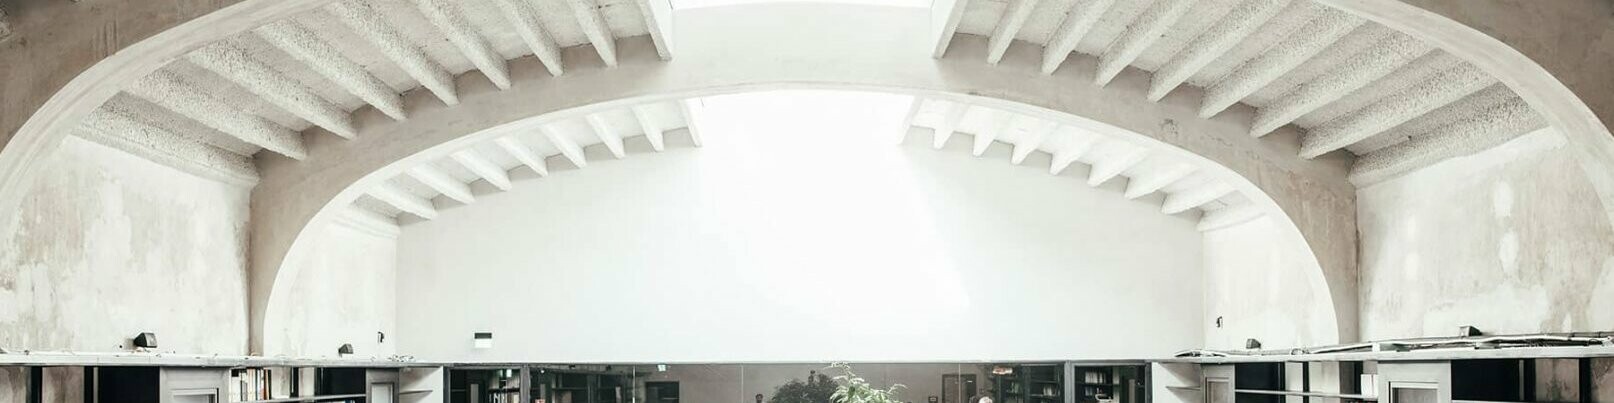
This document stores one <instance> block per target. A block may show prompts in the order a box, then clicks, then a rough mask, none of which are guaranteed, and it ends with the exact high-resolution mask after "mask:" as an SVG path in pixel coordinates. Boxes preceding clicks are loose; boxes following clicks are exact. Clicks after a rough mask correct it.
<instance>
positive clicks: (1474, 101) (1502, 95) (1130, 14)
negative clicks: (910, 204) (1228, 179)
mask: <svg viewBox="0 0 1614 403" xmlns="http://www.w3.org/2000/svg"><path fill="white" fill-rule="evenodd" d="M964 4H965V5H963V6H961V7H959V8H958V12H959V14H958V15H957V16H956V17H955V19H954V21H953V23H955V24H956V26H953V27H952V28H953V29H955V30H956V31H954V32H953V33H952V34H950V35H947V36H946V38H945V39H943V40H942V41H941V43H940V44H939V46H938V48H937V51H936V54H937V56H941V55H943V54H945V53H946V52H947V47H948V42H949V41H950V40H951V38H952V35H976V36H984V37H987V38H988V46H987V48H988V50H987V55H986V56H985V62H986V63H990V64H997V63H998V62H999V61H1001V60H1002V59H1003V56H1004V54H1005V52H1007V51H1008V50H1009V48H1011V47H1014V46H1026V47H1040V49H1039V50H1040V51H1041V53H1042V55H1043V56H1042V63H1041V70H1042V72H1043V73H1045V74H1054V73H1056V72H1057V71H1058V70H1059V69H1061V67H1062V66H1063V65H1064V64H1066V63H1067V62H1069V61H1077V62H1085V60H1081V59H1084V58H1081V57H1080V56H1086V58H1085V59H1093V61H1091V62H1092V63H1096V64H1097V66H1096V69H1094V70H1095V71H1096V73H1095V74H1094V76H1093V82H1094V83H1095V84H1097V85H1107V84H1108V83H1109V82H1110V81H1111V80H1113V79H1114V78H1115V77H1116V75H1118V74H1119V73H1120V72H1121V71H1122V70H1124V69H1126V68H1128V67H1130V68H1135V69H1139V70H1143V71H1145V72H1148V73H1149V74H1150V75H1151V81H1150V85H1149V88H1148V90H1147V95H1146V96H1147V97H1148V98H1149V99H1151V100H1155V101H1159V100H1160V99H1161V98H1164V97H1166V96H1167V95H1169V94H1172V93H1174V92H1181V93H1188V94H1193V96H1197V97H1198V98H1199V102H1200V109H1199V114H1200V116H1201V117H1206V118H1209V117H1213V116H1216V115H1217V114H1219V113H1222V112H1223V111H1225V110H1227V109H1228V107H1230V106H1232V105H1234V104H1236V103H1243V104H1247V105H1249V106H1252V107H1254V108H1255V109H1256V111H1257V112H1256V116H1255V119H1254V121H1253V122H1251V124H1250V126H1251V127H1250V135H1251V136H1257V137H1261V136H1266V135H1267V134H1269V133H1272V132H1273V131H1274V130H1276V129H1278V128H1279V127H1282V126H1284V125H1289V124H1293V125H1296V126H1299V127H1301V128H1303V129H1305V135H1304V136H1303V138H1302V143H1303V144H1302V147H1301V150H1300V153H1299V154H1300V156H1301V157H1303V158H1316V157H1318V156H1320V155H1323V154H1327V153H1330V152H1334V151H1337V150H1341V149H1343V150H1347V151H1348V152H1350V153H1352V154H1355V155H1358V156H1360V159H1358V160H1357V161H1356V166H1355V168H1354V169H1353V170H1352V172H1351V180H1352V182H1355V183H1356V184H1358V185H1368V184H1372V183H1377V182H1379V181H1382V180H1384V179H1386V178H1390V177H1394V176H1396V175H1399V174H1401V173H1405V172H1407V171H1410V170H1413V169H1416V168H1419V167H1422V166H1425V165H1428V164H1431V163H1433V162H1436V161H1439V160H1442V159H1445V158H1449V157H1452V156H1456V155H1464V154H1467V153H1472V152H1474V151H1477V150H1478V149H1484V148H1487V147H1490V146H1493V145H1496V144H1500V143H1502V142H1504V141H1506V140H1508V139H1511V138H1513V137H1516V136H1518V135H1521V134H1524V133H1527V132H1529V131H1531V130H1534V129H1538V128H1541V127H1545V126H1546V122H1545V120H1544V119H1542V117H1541V116H1540V115H1538V114H1537V113H1536V112H1535V111H1533V110H1531V109H1530V107H1529V106H1528V105H1526V104H1525V102H1524V101H1523V100H1522V99H1520V98H1519V96H1518V95H1516V94H1514V93H1513V91H1511V90H1509V89H1508V88H1507V87H1506V86H1504V85H1502V84H1500V83H1499V82H1498V80H1497V79H1496V78H1495V77H1492V76H1489V75H1487V74H1486V73H1485V72H1483V71H1481V70H1480V69H1479V68H1478V67H1475V66H1474V65H1473V64H1470V63H1468V62H1465V61H1463V60H1461V59H1459V58H1457V57H1455V56H1452V55H1450V54H1447V53H1445V52H1444V51H1441V50H1438V49H1435V48H1434V47H1433V46H1431V45H1429V44H1428V43H1425V42H1423V41H1420V40H1419V39H1417V38H1413V37H1411V36H1409V35H1407V34H1405V33H1402V32H1398V31H1395V30H1392V29H1390V28H1387V27H1385V26H1383V25H1379V24H1377V23H1373V22H1370V21H1367V20H1364V19H1362V18H1360V17H1357V16H1354V15H1351V14H1349V13H1346V12H1344V11H1340V10H1337V9H1333V8H1330V7H1327V6H1324V5H1321V4H1318V3H1316V2H1314V1H1312V0H1152V1H1127V0H1080V1H1077V0H1007V1H1004V0H968V1H967V3H964ZM1184 87H1194V88H1193V89H1192V90H1185V89H1184Z"/></svg>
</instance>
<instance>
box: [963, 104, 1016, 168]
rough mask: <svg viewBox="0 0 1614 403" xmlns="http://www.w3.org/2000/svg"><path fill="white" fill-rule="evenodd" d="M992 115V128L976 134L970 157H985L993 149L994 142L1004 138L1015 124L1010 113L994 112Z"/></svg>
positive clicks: (989, 127)
mask: <svg viewBox="0 0 1614 403" xmlns="http://www.w3.org/2000/svg"><path fill="white" fill-rule="evenodd" d="M992 115H993V116H992V123H991V124H990V126H988V127H987V128H986V129H984V130H981V132H980V133H975V139H974V140H975V142H974V144H972V145H971V147H970V155H974V156H976V157H979V156H982V155H985V154H986V149H987V148H990V147H992V142H994V141H997V139H998V138H999V137H1002V136H1003V134H1004V133H1005V132H1008V131H1009V130H1010V125H1013V124H1014V123H1015V117H1014V116H1013V115H1010V114H1009V113H1008V112H993V113H992Z"/></svg>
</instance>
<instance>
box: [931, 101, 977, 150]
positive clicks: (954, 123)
mask: <svg viewBox="0 0 1614 403" xmlns="http://www.w3.org/2000/svg"><path fill="white" fill-rule="evenodd" d="M941 108H942V109H941V120H940V121H938V122H936V129H935V131H934V132H933V134H932V135H931V138H930V146H931V148H935V149H938V150H940V149H941V148H942V147H946V146H947V140H948V139H951V138H953V132H954V131H957V130H958V124H959V122H962V121H964V115H965V114H966V113H968V112H969V109H970V107H969V105H962V104H959V103H957V102H948V101H942V102H941Z"/></svg>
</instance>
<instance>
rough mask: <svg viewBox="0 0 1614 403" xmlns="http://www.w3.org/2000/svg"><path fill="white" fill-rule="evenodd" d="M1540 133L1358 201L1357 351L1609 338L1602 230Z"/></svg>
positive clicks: (1581, 179)
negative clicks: (1439, 341) (1492, 340)
mask: <svg viewBox="0 0 1614 403" xmlns="http://www.w3.org/2000/svg"><path fill="white" fill-rule="evenodd" d="M1565 145H1566V141H1565V139H1564V137H1563V135H1562V134H1560V133H1559V132H1557V131H1555V130H1553V129H1544V130H1541V131H1538V132H1535V133H1531V134H1529V135H1526V136H1523V137H1520V138H1518V139H1516V140H1513V141H1512V142H1509V143H1507V144H1505V145H1502V146H1500V147H1497V148H1495V149H1491V150H1488V151H1485V152H1481V153H1478V154H1475V155H1473V156H1469V157H1462V158H1456V159H1452V160H1449V161H1446V162H1442V163H1439V164H1436V165H1434V166H1431V167H1429V168H1426V169H1423V170H1421V171H1417V172H1414V173H1412V174H1409V175H1407V176H1405V177H1402V178H1398V179H1395V180H1391V181H1387V182H1384V183H1381V184H1379V185H1376V186H1372V187H1368V188H1364V189H1361V190H1360V191H1359V192H1358V196H1357V197H1358V204H1357V206H1358V208H1359V212H1358V217H1360V218H1361V223H1360V226H1359V228H1360V229H1361V231H1362V237H1361V239H1362V264H1363V266H1362V287H1363V288H1362V292H1363V294H1362V297H1363V298H1362V299H1361V301H1362V331H1363V336H1364V338H1365V339H1384V338H1398V337H1417V336H1448V335H1454V334H1456V332H1457V327H1458V326H1462V325H1474V326H1477V327H1479V328H1480V329H1481V330H1484V331H1486V332H1487V333H1492V334H1507V333H1536V332H1564V331H1593V330H1596V331H1607V330H1611V329H1614V230H1611V228H1610V225H1609V223H1608V221H1607V220H1606V219H1604V218H1603V217H1605V215H1603V211H1605V210H1604V207H1603V206H1602V204H1601V203H1600V202H1599V198H1598V196H1597V193H1596V192H1595V191H1594V189H1593V188H1592V186H1591V184H1590V182H1589V179H1588V178H1587V176H1586V174H1585V173H1584V172H1583V171H1582V170H1581V168H1580V167H1579V165H1577V164H1576V163H1575V161H1574V159H1573V158H1575V155H1574V152H1573V150H1570V149H1569V148H1567V147H1565Z"/></svg>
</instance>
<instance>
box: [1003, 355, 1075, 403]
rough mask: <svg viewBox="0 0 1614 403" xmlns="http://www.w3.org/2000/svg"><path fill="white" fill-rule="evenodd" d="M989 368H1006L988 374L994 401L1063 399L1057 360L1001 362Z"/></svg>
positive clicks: (1040, 402)
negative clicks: (1046, 361)
mask: <svg viewBox="0 0 1614 403" xmlns="http://www.w3.org/2000/svg"><path fill="white" fill-rule="evenodd" d="M993 368H994V369H1002V370H1004V371H1005V372H1006V373H1001V374H993V375H991V382H992V387H993V390H994V391H996V398H995V399H994V401H995V402H1000V403H1064V402H1065V398H1064V396H1065V384H1064V373H1063V371H1061V370H1060V365H1058V364H1018V365H1016V364H1004V365H994V366H993ZM994 372H996V371H994Z"/></svg>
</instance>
